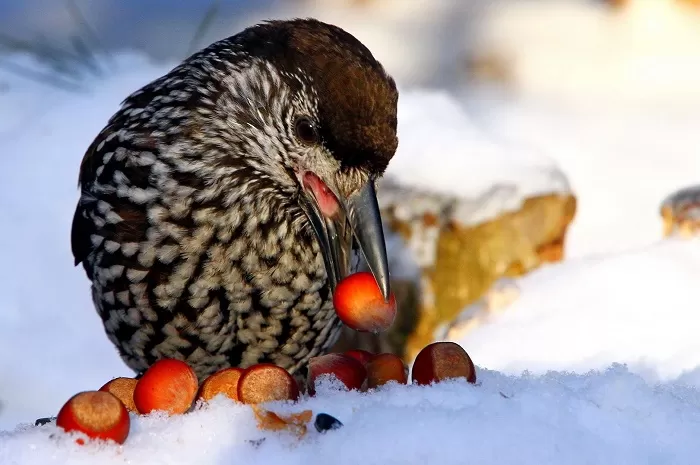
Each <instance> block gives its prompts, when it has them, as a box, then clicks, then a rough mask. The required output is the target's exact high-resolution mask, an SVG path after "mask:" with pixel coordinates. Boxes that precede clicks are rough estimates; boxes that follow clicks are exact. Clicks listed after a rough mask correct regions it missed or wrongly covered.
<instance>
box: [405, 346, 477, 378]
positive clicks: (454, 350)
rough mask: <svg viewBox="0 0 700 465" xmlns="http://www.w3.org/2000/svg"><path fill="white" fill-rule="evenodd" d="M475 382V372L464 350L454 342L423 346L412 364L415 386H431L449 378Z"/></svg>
mask: <svg viewBox="0 0 700 465" xmlns="http://www.w3.org/2000/svg"><path fill="white" fill-rule="evenodd" d="M460 377H461V378H466V380H467V381H469V382H470V383H475V382H476V370H475V368H474V363H473V362H472V359H471V358H469V355H468V354H467V352H465V350H464V349H463V348H462V347H461V346H460V345H459V344H455V343H454V342H434V343H432V344H429V345H427V346H425V347H424V348H423V349H422V350H421V351H420V352H419V353H418V355H417V356H416V359H415V361H414V362H413V370H412V373H411V378H412V379H413V382H414V383H416V384H431V383H434V382H438V381H442V380H443V379H449V378H460Z"/></svg>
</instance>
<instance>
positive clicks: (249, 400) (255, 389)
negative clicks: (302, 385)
mask: <svg viewBox="0 0 700 465" xmlns="http://www.w3.org/2000/svg"><path fill="white" fill-rule="evenodd" d="M298 398H299V386H298V385H297V382H296V381H295V380H294V378H293V377H292V375H290V374H289V372H288V371H287V370H285V369H284V368H282V367H280V366H277V365H274V364H272V363H258V364H256V365H253V366H251V367H248V368H246V369H245V370H243V373H242V374H241V377H240V379H239V380H238V399H239V400H240V401H241V402H243V403H246V404H261V403H263V402H271V401H275V400H297V399H298Z"/></svg>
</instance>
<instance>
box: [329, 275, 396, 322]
mask: <svg viewBox="0 0 700 465" xmlns="http://www.w3.org/2000/svg"><path fill="white" fill-rule="evenodd" d="M333 306H334V307H335V312H336V314H337V315H338V318H340V320H341V321H342V322H343V323H345V324H346V325H347V326H348V327H350V328H352V329H354V330H355V331H365V332H372V333H379V332H381V331H386V330H387V329H389V327H391V325H392V324H393V323H394V318H396V298H395V297H394V294H393V293H392V294H391V295H390V296H389V301H388V302H386V301H385V300H384V297H382V293H381V291H380V290H379V286H377V282H376V281H375V279H374V276H372V273H368V272H366V271H362V272H359V273H354V274H351V275H349V276H347V277H345V278H344V279H343V280H342V281H340V282H339V283H338V286H337V287H336V289H335V292H334V293H333Z"/></svg>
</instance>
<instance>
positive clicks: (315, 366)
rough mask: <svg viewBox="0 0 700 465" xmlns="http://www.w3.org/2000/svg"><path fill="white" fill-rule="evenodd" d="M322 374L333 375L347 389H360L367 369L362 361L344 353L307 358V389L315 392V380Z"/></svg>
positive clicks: (311, 392)
mask: <svg viewBox="0 0 700 465" xmlns="http://www.w3.org/2000/svg"><path fill="white" fill-rule="evenodd" d="M324 374H332V375H335V377H336V378H338V379H339V380H340V381H341V382H342V383H343V384H344V385H345V387H347V388H348V389H350V390H352V389H362V387H363V385H364V383H365V379H366V378H367V370H366V369H365V367H364V366H362V363H360V362H359V361H357V360H356V359H354V358H352V357H349V356H347V355H344V354H326V355H321V356H319V357H313V358H312V359H311V360H309V376H308V389H309V393H310V394H312V395H313V394H314V393H315V392H316V382H317V379H318V377H319V376H321V375H324Z"/></svg>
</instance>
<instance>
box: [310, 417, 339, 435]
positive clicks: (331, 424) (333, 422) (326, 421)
mask: <svg viewBox="0 0 700 465" xmlns="http://www.w3.org/2000/svg"><path fill="white" fill-rule="evenodd" d="M314 426H315V427H316V431H318V432H319V433H325V432H326V431H329V430H332V429H338V428H340V427H341V426H343V424H342V423H341V422H340V420H338V419H337V418H335V417H332V416H330V415H328V414H327V413H319V414H318V415H316V421H315V422H314Z"/></svg>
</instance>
